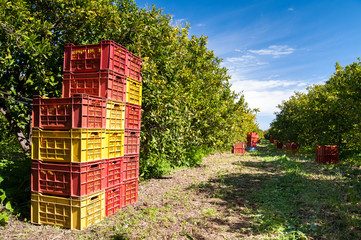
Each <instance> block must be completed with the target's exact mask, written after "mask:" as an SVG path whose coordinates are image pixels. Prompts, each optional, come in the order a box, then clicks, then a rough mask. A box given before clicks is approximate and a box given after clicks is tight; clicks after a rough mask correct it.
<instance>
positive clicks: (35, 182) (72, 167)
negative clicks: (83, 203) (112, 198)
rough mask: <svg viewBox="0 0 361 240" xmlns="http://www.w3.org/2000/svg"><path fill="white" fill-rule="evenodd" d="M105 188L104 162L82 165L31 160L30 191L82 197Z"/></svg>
mask: <svg viewBox="0 0 361 240" xmlns="http://www.w3.org/2000/svg"><path fill="white" fill-rule="evenodd" d="M105 187H106V163H105V160H99V161H92V162H84V163H67V164H64V163H49V162H42V161H37V160H33V161H32V165H31V191H33V192H40V193H45V194H50V195H57V196H66V197H82V196H86V195H89V194H91V193H95V192H98V191H100V190H104V189H105Z"/></svg>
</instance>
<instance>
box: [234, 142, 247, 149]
mask: <svg viewBox="0 0 361 240" xmlns="http://www.w3.org/2000/svg"><path fill="white" fill-rule="evenodd" d="M234 148H245V144H244V142H237V143H235V144H234Z"/></svg>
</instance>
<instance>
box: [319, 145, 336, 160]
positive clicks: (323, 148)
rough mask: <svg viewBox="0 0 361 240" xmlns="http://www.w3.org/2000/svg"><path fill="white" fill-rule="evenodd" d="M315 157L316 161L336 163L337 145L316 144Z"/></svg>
mask: <svg viewBox="0 0 361 240" xmlns="http://www.w3.org/2000/svg"><path fill="white" fill-rule="evenodd" d="M315 157H316V162H317V163H322V164H327V163H328V164H337V163H338V146H334V145H317V146H316V154H315Z"/></svg>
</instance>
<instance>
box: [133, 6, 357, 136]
mask: <svg viewBox="0 0 361 240" xmlns="http://www.w3.org/2000/svg"><path fill="white" fill-rule="evenodd" d="M136 3H137V5H138V6H139V7H141V8H143V7H147V6H151V5H152V4H154V5H155V6H156V7H157V8H162V9H163V11H164V13H166V14H170V15H171V16H172V25H174V26H176V25H180V26H184V24H185V23H186V22H188V23H189V24H190V26H191V29H190V35H196V36H200V35H204V36H208V45H207V46H208V48H209V49H210V50H214V52H215V54H216V56H218V57H220V58H222V59H223V63H222V65H223V66H225V67H227V68H228V69H229V71H228V74H229V75H230V76H231V80H230V82H231V83H232V89H233V90H235V91H236V92H241V91H243V94H244V95H245V98H246V101H247V102H248V104H249V106H250V107H252V108H259V109H260V112H259V113H258V114H257V122H258V123H259V126H260V128H261V129H263V130H266V129H268V128H269V124H270V123H271V122H272V120H273V119H274V118H275V115H274V112H276V111H278V109H277V108H276V106H277V105H278V104H280V103H281V102H282V100H287V99H288V98H289V97H290V96H291V95H293V93H294V92H295V91H301V92H304V91H306V87H307V86H310V85H313V84H323V83H324V82H325V81H326V80H328V79H329V77H330V76H331V75H332V74H333V73H334V71H335V67H334V66H335V62H336V61H338V62H339V63H340V64H341V66H345V65H347V64H350V63H352V62H355V61H357V57H361V31H360V25H361V1H360V0H343V1H342V0H337V1H335V0H334V1H333V0H319V1H317V0H314V1H310V0H303V1H296V0H294V1H281V0H278V1H276V0H259V1H251V0H238V1H206V0H200V1H197V0H193V1H190V0H182V1H169V0H168V1H167V0H136Z"/></svg>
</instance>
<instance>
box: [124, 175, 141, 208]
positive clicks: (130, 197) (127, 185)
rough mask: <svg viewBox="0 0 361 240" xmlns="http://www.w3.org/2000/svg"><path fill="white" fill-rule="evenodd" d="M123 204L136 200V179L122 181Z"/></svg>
mask: <svg viewBox="0 0 361 240" xmlns="http://www.w3.org/2000/svg"><path fill="white" fill-rule="evenodd" d="M123 196H124V206H127V205H130V204H132V203H135V202H136V201H138V179H135V180H130V181H125V182H124V195H123Z"/></svg>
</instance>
